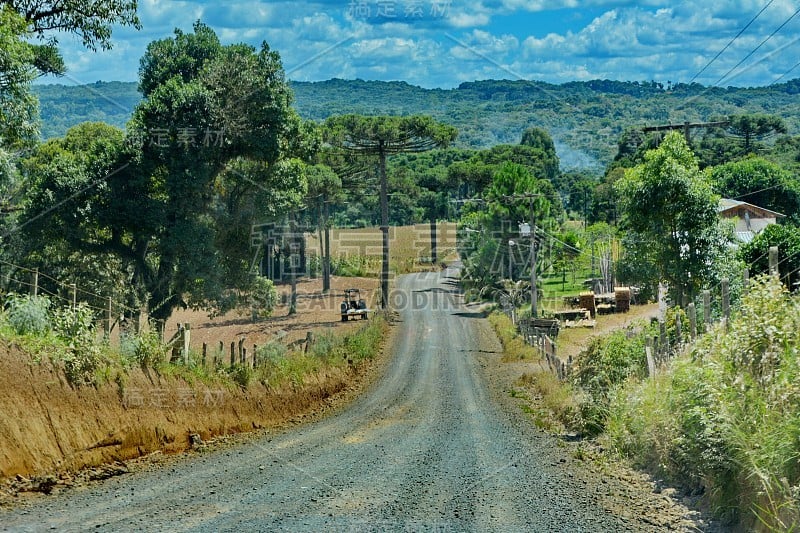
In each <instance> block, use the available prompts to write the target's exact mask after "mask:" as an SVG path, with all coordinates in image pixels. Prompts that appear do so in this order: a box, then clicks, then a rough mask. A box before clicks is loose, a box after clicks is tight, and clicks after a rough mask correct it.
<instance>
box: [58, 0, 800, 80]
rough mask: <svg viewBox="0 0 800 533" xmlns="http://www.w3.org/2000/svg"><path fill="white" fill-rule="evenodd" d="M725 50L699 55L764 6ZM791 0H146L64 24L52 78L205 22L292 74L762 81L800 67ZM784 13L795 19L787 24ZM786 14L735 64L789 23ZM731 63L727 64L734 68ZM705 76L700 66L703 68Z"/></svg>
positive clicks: (133, 70)
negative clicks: (110, 15) (97, 32)
mask: <svg viewBox="0 0 800 533" xmlns="http://www.w3.org/2000/svg"><path fill="white" fill-rule="evenodd" d="M767 4H769V6H768V7H767V8H766V9H764V11H763V12H762V13H761V15H760V16H759V17H758V18H757V19H756V20H755V21H754V22H753V23H752V24H751V25H750V26H749V27H748V28H747V30H746V31H745V32H744V33H743V34H742V35H741V36H740V37H739V38H738V39H736V40H735V41H734V42H733V43H732V44H731V45H730V46H729V47H728V48H727V49H726V50H725V51H724V53H722V54H721V55H720V57H719V58H718V59H716V60H715V61H714V62H713V63H711V65H710V66H708V67H707V68H706V69H705V71H703V72H702V74H699V73H700V72H701V70H702V69H703V67H704V66H706V64H707V63H708V62H709V61H710V60H711V59H712V58H713V57H714V56H715V55H716V54H717V53H718V52H719V51H720V50H722V49H723V48H724V47H725V46H726V45H727V44H728V43H729V42H730V41H731V39H733V38H734V37H735V36H736V35H737V33H739V32H740V31H741V30H742V28H744V27H745V25H746V24H747V23H748V22H749V21H750V20H751V19H752V18H753V17H754V16H755V15H756V14H757V13H759V11H761V10H762V8H764V7H765V6H767ZM795 4H796V2H795V1H792V0H772V1H771V2H770V0H731V1H727V0H691V1H683V2H667V1H660V0H642V1H639V2H629V1H625V0H615V1H614V0H587V1H577V0H474V1H470V2H465V1H460V0H353V1H333V0H300V1H293V2H284V1H277V2H276V1H273V2H259V1H256V0H223V1H201V0H195V1H192V0H175V1H169V0H139V16H140V18H141V21H142V25H143V28H142V30H140V31H136V30H133V29H131V28H116V29H115V31H114V35H113V43H114V48H113V49H112V50H109V51H99V52H91V51H88V50H85V49H83V48H82V47H81V46H80V43H79V42H78V41H77V40H75V39H73V38H72V37H70V36H68V35H61V36H58V37H59V42H60V44H61V48H62V50H63V53H64V56H65V59H66V62H67V66H68V69H69V73H68V75H67V76H66V77H65V78H63V79H61V80H53V79H52V78H50V79H45V80H43V81H44V82H45V83H47V82H53V81H58V82H61V83H70V84H71V83H90V82H94V81H98V80H103V81H113V80H120V81H135V80H136V79H137V69H138V65H139V58H140V57H141V56H142V54H143V53H144V50H145V47H146V46H147V43H148V42H150V41H152V40H154V39H161V38H165V37H168V36H170V35H171V33H172V30H173V29H174V28H181V29H183V30H185V31H190V30H191V26H192V23H193V22H194V21H195V20H198V19H199V20H202V21H203V22H205V23H206V24H208V25H209V26H211V27H212V28H214V30H215V31H216V32H217V34H218V35H219V36H220V38H221V39H222V41H223V42H225V43H233V42H247V43H251V44H254V45H258V44H259V43H260V42H261V41H263V40H266V41H267V42H268V43H269V44H270V46H271V47H272V48H273V49H275V50H277V51H278V52H280V54H281V57H282V58H283V63H284V67H285V69H286V72H287V77H288V78H289V79H292V80H299V81H320V80H326V79H330V78H344V79H353V78H361V79H366V80H385V81H389V80H402V81H406V82H408V83H411V84H413V85H419V86H422V87H426V88H433V87H441V88H451V87H455V86H457V85H458V84H460V83H461V82H464V81H474V80H481V79H490V78H493V79H528V80H542V81H547V82H551V83H563V82H568V81H576V80H577V81H581V80H590V79H613V80H623V81H644V80H656V81H660V82H663V83H666V82H667V81H672V82H689V81H690V80H692V78H693V77H695V76H697V78H696V80H695V81H697V82H699V83H702V84H704V85H719V86H728V85H735V86H761V85H769V84H770V83H773V82H774V81H775V80H780V81H786V80H787V79H791V78H794V77H800V66H798V67H797V68H795V69H794V70H792V68H793V67H795V65H797V64H798V61H800V14H798V15H796V16H795V17H794V18H792V15H793V14H794V13H795V12H796V11H797V9H798V7H800V6H798V5H795ZM787 20H788V23H787V22H786V21H787ZM784 23H786V24H785V26H784V27H783V28H782V29H781V30H780V31H779V32H777V33H776V34H775V35H774V36H773V37H772V38H770V39H769V40H768V41H767V42H766V43H764V44H762V45H761V46H760V48H758V50H757V51H756V52H755V53H752V55H751V56H750V57H749V58H748V59H746V60H745V61H744V62H743V63H742V64H741V66H739V67H737V68H734V67H735V66H736V65H737V63H739V62H740V61H742V60H743V59H744V58H746V57H747V55H748V54H750V53H751V52H752V51H753V50H754V49H756V48H757V47H758V46H759V44H760V43H762V42H763V41H764V40H765V39H767V37H769V36H770V34H772V33H773V32H774V31H775V30H776V29H777V28H778V27H779V26H781V24H784ZM732 69H733V70H732ZM698 74H699V76H698Z"/></svg>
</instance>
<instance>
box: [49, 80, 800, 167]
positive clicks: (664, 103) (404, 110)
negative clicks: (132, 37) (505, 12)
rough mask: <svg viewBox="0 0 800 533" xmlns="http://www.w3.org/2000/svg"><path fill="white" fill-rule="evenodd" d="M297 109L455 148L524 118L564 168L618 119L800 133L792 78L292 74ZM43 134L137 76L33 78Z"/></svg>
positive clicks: (515, 127)
mask: <svg viewBox="0 0 800 533" xmlns="http://www.w3.org/2000/svg"><path fill="white" fill-rule="evenodd" d="M292 87H293V88H294V92H295V97H296V107H297V109H298V111H299V113H300V114H301V115H302V116H303V117H305V118H310V119H315V120H322V119H325V118H327V117H328V116H330V115H336V114H343V113H359V114H413V113H423V114H429V115H432V116H433V117H435V118H437V119H439V120H443V121H446V122H449V123H451V124H453V125H454V126H456V127H457V128H458V130H459V137H458V140H457V141H456V144H457V145H458V146H461V147H472V148H479V147H488V146H492V145H495V144H499V143H517V142H519V139H520V135H521V133H522V131H523V130H525V129H526V128H528V127H530V126H540V127H543V128H545V129H547V130H548V131H549V132H550V134H551V135H552V136H553V139H554V140H555V142H556V148H557V150H558V155H559V157H560V158H561V166H562V168H563V169H573V168H594V169H598V170H599V169H602V168H603V167H604V166H605V165H606V164H607V163H608V162H609V161H610V160H611V159H612V158H613V156H614V154H615V153H616V149H617V141H618V140H619V137H620V134H621V133H622V132H623V131H624V130H625V128H627V127H630V126H645V125H656V124H665V123H682V122H684V121H687V120H688V121H692V122H695V121H706V120H713V119H716V118H720V117H723V116H727V115H731V114H740V113H768V114H773V115H778V116H780V117H782V118H783V119H784V120H785V121H786V125H787V127H788V128H789V133H790V134H793V135H796V134H798V133H800V79H798V80H792V81H789V82H787V83H782V84H776V85H773V86H770V87H762V88H737V87H729V88H707V87H704V86H702V85H699V84H692V85H686V84H679V85H676V86H674V87H673V86H671V85H667V86H666V87H665V86H663V85H662V84H659V83H654V82H647V83H639V82H617V81H609V80H593V81H588V82H570V83H565V84H561V85H553V84H548V83H544V82H528V81H508V80H499V81H496V80H488V81H477V82H470V83H462V84H461V85H460V86H459V87H457V88H455V89H422V88H420V87H415V86H412V85H409V84H407V83H404V82H376V81H362V80H338V79H334V80H329V81H324V82H313V83H308V82H294V83H292ZM35 90H36V93H37V94H38V96H39V98H40V100H41V115H42V136H43V137H44V138H49V137H53V136H60V135H62V134H63V133H64V132H65V131H66V129H67V128H69V127H70V126H72V125H74V124H77V123H79V122H83V121H87V120H92V121H104V122H108V123H110V124H113V125H115V126H119V127H123V126H124V125H125V122H126V121H127V120H128V118H129V117H130V113H131V110H132V109H133V107H134V106H135V105H136V103H137V102H138V101H139V99H140V98H141V97H140V95H139V93H138V92H137V91H136V84H135V83H122V82H110V83H104V82H97V83H94V84H90V85H84V86H76V87H67V86H63V85H38V86H36V87H35Z"/></svg>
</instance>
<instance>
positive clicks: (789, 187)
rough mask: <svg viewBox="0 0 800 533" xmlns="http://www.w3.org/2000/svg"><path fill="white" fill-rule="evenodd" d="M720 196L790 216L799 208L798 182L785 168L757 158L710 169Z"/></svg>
mask: <svg viewBox="0 0 800 533" xmlns="http://www.w3.org/2000/svg"><path fill="white" fill-rule="evenodd" d="M710 177H711V182H712V183H713V184H714V188H715V190H716V191H717V193H719V194H720V195H721V196H723V197H725V198H736V199H740V200H742V201H745V202H749V203H751V204H754V205H757V206H758V207H763V208H765V209H770V210H772V211H777V212H778V213H782V214H784V215H789V216H791V215H794V214H795V213H797V212H798V211H800V182H798V181H797V179H796V178H795V177H794V176H793V175H792V174H790V173H789V172H788V171H787V170H784V169H783V168H781V167H779V166H778V165H776V164H775V163H771V162H769V161H767V160H765V159H762V158H760V157H751V158H747V159H743V160H740V161H731V162H729V163H725V164H723V165H719V166H717V167H714V168H713V169H711V175H710Z"/></svg>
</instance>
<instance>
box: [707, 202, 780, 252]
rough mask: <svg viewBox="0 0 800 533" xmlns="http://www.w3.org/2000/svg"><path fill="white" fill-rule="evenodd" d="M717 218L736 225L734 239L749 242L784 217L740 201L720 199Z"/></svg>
mask: <svg viewBox="0 0 800 533" xmlns="http://www.w3.org/2000/svg"><path fill="white" fill-rule="evenodd" d="M717 212H718V213H719V216H720V217H721V218H724V219H730V220H733V221H734V222H735V223H736V227H735V232H736V238H737V239H738V240H739V241H740V242H750V241H752V240H753V237H755V236H756V235H758V234H759V233H760V232H761V231H763V230H764V228H766V227H767V226H769V225H770V224H777V223H778V220H780V219H781V218H783V217H784V216H785V215H783V214H781V213H778V212H776V211H771V210H769V209H765V208H763V207H759V206H757V205H753V204H750V203H747V202H743V201H741V200H731V199H729V198H722V199H720V201H719V206H718V207H717Z"/></svg>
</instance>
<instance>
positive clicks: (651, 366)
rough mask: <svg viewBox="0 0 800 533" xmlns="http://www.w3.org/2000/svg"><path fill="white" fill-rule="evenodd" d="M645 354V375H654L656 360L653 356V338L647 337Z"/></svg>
mask: <svg viewBox="0 0 800 533" xmlns="http://www.w3.org/2000/svg"><path fill="white" fill-rule="evenodd" d="M644 353H645V356H646V357H647V375H648V376H650V377H651V378H652V377H655V375H656V360H655V359H654V358H653V339H651V338H650V337H648V338H647V346H645V348H644Z"/></svg>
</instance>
